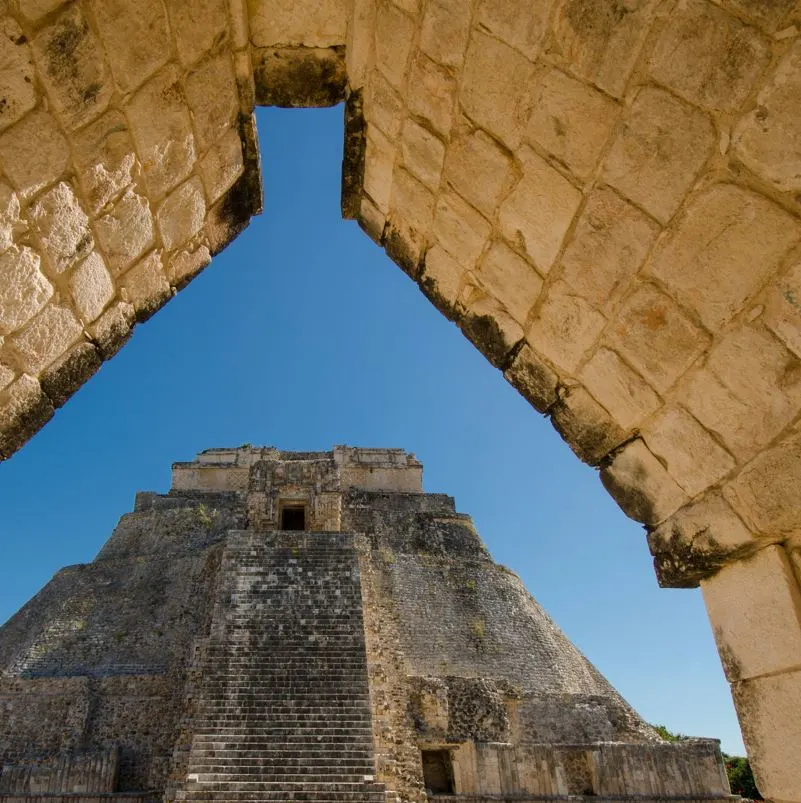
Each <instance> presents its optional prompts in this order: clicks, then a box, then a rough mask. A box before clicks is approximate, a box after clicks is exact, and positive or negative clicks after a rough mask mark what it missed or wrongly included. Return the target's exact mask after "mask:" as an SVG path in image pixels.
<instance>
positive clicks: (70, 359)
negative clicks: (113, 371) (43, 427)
mask: <svg viewBox="0 0 801 803" xmlns="http://www.w3.org/2000/svg"><path fill="white" fill-rule="evenodd" d="M100 364H101V362H100V355H99V354H98V353H97V349H96V348H95V347H94V346H93V345H92V344H91V343H87V342H86V341H85V340H84V341H80V342H78V343H77V344H76V345H74V346H73V347H72V348H71V349H70V350H69V351H68V352H67V353H66V354H64V355H63V356H61V357H59V358H58V359H57V360H56V361H55V362H54V363H53V364H52V365H51V366H50V367H49V368H48V369H47V370H46V371H45V372H44V373H43V374H42V376H41V378H40V380H39V382H40V384H41V386H42V390H43V391H44V393H45V394H46V395H47V398H48V399H50V403H51V404H52V405H53V407H61V406H62V405H63V404H64V403H65V402H66V401H67V400H68V399H69V398H70V396H72V394H73V393H75V392H76V391H77V390H78V388H80V387H81V385H83V384H84V383H85V382H88V381H89V379H90V378H91V377H92V376H94V374H95V373H96V372H97V369H98V368H100Z"/></svg>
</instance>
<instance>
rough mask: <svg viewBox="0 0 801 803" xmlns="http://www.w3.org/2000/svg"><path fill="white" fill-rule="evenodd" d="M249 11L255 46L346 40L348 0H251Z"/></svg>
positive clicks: (321, 44) (325, 44)
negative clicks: (309, 0) (313, 0)
mask: <svg viewBox="0 0 801 803" xmlns="http://www.w3.org/2000/svg"><path fill="white" fill-rule="evenodd" d="M248 11H249V12H250V14H249V15H250V41H251V42H252V43H253V44H254V45H255V46H256V47H270V46H272V45H305V46H306V47H331V46H332V45H341V44H343V43H344V42H345V38H346V35H347V30H346V26H347V20H348V15H349V11H350V5H349V4H348V3H347V2H346V0H320V2H317V3H315V4H314V5H313V6H308V5H305V4H303V3H298V2H296V0H272V1H271V2H269V3H268V2H266V1H265V0H248Z"/></svg>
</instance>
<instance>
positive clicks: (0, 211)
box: [0, 181, 24, 253]
mask: <svg viewBox="0 0 801 803" xmlns="http://www.w3.org/2000/svg"><path fill="white" fill-rule="evenodd" d="M19 213H20V209H19V198H18V197H17V194H16V193H15V192H14V190H12V189H11V187H9V186H8V184H6V183H5V182H4V181H0V253H2V252H3V251H5V250H6V248H9V247H10V246H11V244H12V243H13V242H14V234H15V233H16V232H17V231H19V230H20V229H22V228H23V226H24V224H22V223H21V222H20V217H19Z"/></svg>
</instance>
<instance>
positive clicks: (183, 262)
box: [166, 245, 211, 288]
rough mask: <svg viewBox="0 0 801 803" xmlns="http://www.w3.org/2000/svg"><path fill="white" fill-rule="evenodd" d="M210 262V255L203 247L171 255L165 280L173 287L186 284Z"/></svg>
mask: <svg viewBox="0 0 801 803" xmlns="http://www.w3.org/2000/svg"><path fill="white" fill-rule="evenodd" d="M210 262H211V254H209V249H208V248H206V246H205V245H199V246H197V247H195V248H194V249H185V250H183V251H178V252H177V253H175V254H172V255H171V256H170V258H169V260H168V261H167V265H166V272H167V279H168V280H169V282H170V284H171V285H172V286H173V287H177V288H181V287H183V286H184V285H186V284H188V283H189V282H191V281H192V279H194V278H195V276H197V275H198V273H200V272H201V271H202V270H203V268H205V267H206V266H207V265H208V264H209V263H210Z"/></svg>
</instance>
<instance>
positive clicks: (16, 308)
mask: <svg viewBox="0 0 801 803" xmlns="http://www.w3.org/2000/svg"><path fill="white" fill-rule="evenodd" d="M52 295H53V286H52V285H51V284H50V282H49V281H48V280H47V279H46V278H45V276H44V274H43V273H42V271H41V267H40V260H39V255H38V254H37V253H36V252H35V251H32V250H31V249H30V248H27V247H25V246H23V247H22V248H17V247H16V246H12V247H11V248H9V249H7V250H6V251H5V252H4V253H2V254H0V335H5V334H9V333H10V332H14V331H16V330H17V329H19V328H20V327H22V326H24V325H25V324H26V323H27V322H28V321H29V320H30V319H31V318H33V316H34V315H36V314H37V313H38V312H39V311H40V310H41V309H42V308H43V307H44V305H45V304H47V302H48V301H49V300H50V298H51V296H52Z"/></svg>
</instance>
